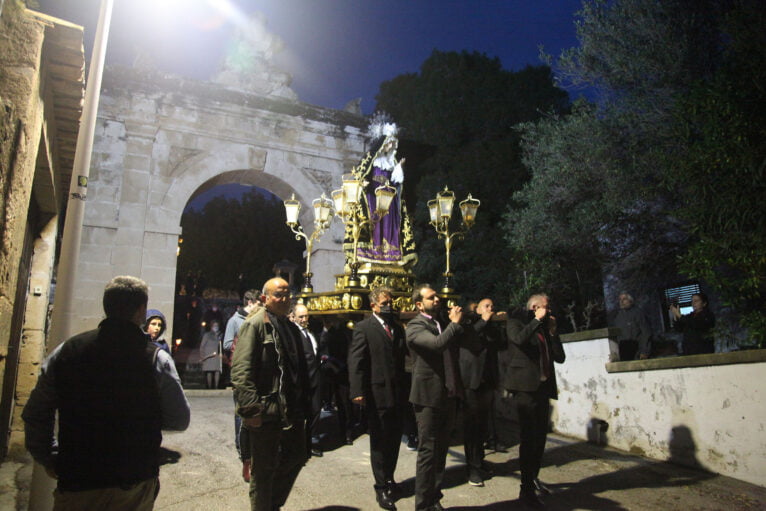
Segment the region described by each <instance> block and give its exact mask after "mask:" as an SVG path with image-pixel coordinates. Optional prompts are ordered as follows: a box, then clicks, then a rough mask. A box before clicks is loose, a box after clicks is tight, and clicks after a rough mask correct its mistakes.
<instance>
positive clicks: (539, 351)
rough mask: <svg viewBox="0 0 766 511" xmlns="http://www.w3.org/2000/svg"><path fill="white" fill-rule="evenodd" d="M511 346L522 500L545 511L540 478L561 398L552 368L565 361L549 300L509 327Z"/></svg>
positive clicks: (538, 301) (530, 303) (507, 382)
mask: <svg viewBox="0 0 766 511" xmlns="http://www.w3.org/2000/svg"><path fill="white" fill-rule="evenodd" d="M508 341H509V342H508V350H509V352H510V353H509V355H510V363H509V370H508V372H507V374H505V375H504V378H503V382H502V385H503V389H505V392H504V393H505V394H506V395H511V394H512V395H513V405H514V406H515V407H516V408H517V410H518V413H519V423H520V427H521V443H520V445H519V458H520V464H521V492H520V493H519V499H520V500H521V501H522V502H523V503H525V504H527V505H528V506H531V507H533V508H538V509H539V508H542V507H543V502H542V501H541V500H540V494H546V493H550V490H549V489H548V488H547V487H546V486H545V485H544V484H542V483H541V482H540V480H539V479H538V477H537V476H538V474H539V472H540V464H541V462H542V458H543V452H544V451H545V440H546V437H547V435H548V420H549V417H548V415H549V413H550V399H557V398H558V388H557V386H556V372H555V371H554V368H553V362H554V361H555V362H558V363H563V362H564V359H565V355H564V347H563V346H562V344H561V340H560V339H559V336H558V334H557V329H556V318H554V317H553V316H552V315H551V314H550V308H549V304H548V296H547V295H544V294H539V295H532V296H531V297H530V298H529V300H527V316H526V318H523V319H521V318H517V319H511V320H510V321H508Z"/></svg>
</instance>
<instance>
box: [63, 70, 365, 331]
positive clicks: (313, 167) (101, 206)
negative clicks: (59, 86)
mask: <svg viewBox="0 0 766 511" xmlns="http://www.w3.org/2000/svg"><path fill="white" fill-rule="evenodd" d="M365 127H366V125H365V120H364V118H362V117H361V116H357V115H353V114H349V113H346V112H340V111H336V110H330V109H323V108H319V107H314V106H311V105H306V104H303V103H300V102H298V101H293V100H288V99H280V98H276V99H275V98H270V97H264V96H258V95H254V94H250V93H245V92H242V91H237V90H232V89H227V88H226V87H225V86H222V85H220V84H214V83H206V82H196V81H193V80H185V79H182V78H180V77H173V76H166V75H162V74H160V73H158V72H154V71H136V70H127V69H122V68H107V69H106V72H105V74H104V81H103V90H102V95H101V104H100V108H99V119H98V128H97V131H96V137H95V141H94V151H93V157H92V160H91V171H90V182H89V187H88V202H87V203H86V210H85V221H84V225H83V239H82V243H81V250H80V254H81V258H80V261H79V265H78V277H77V279H78V280H77V283H76V290H75V295H76V298H75V299H76V301H77V304H76V306H75V309H76V313H75V315H76V317H73V318H71V324H72V326H73V328H74V329H75V330H84V329H87V328H92V327H93V326H95V325H96V324H97V323H98V321H99V319H100V318H101V316H102V312H101V307H100V303H97V301H96V300H94V299H91V297H96V296H100V295H101V292H102V290H103V286H104V284H105V283H106V282H107V281H108V280H109V279H110V278H111V277H113V276H115V275H120V274H132V275H136V276H138V277H141V278H143V279H145V280H146V281H147V283H148V284H149V285H150V288H151V292H150V306H151V307H152V308H157V309H160V310H162V311H163V312H164V313H165V315H166V317H167V318H168V321H169V322H171V321H172V317H173V305H174V291H175V274H176V247H177V244H178V237H179V236H180V235H181V226H180V221H181V214H182V212H183V209H184V208H185V207H186V204H187V203H188V201H189V199H190V198H191V197H192V196H193V195H194V194H195V193H197V192H199V190H200V189H206V187H211V186H213V184H222V183H227V182H236V183H241V184H250V185H255V186H259V187H261V188H264V189H267V190H269V191H271V192H272V193H274V194H276V195H277V196H278V197H280V198H282V199H287V198H289V196H290V194H292V193H294V194H295V196H296V198H298V199H299V200H301V201H302V202H303V204H304V208H303V215H302V218H301V222H302V223H303V225H304V226H306V227H307V230H308V231H309V232H310V228H311V227H310V226H311V225H312V223H313V218H312V212H311V211H310V209H311V208H310V207H308V206H309V205H310V203H311V201H312V200H313V199H315V198H317V197H319V196H320V195H321V194H322V193H325V194H326V195H328V196H329V193H330V191H331V190H332V189H333V188H337V187H339V186H340V181H341V175H342V174H343V173H344V172H348V171H349V170H350V168H351V167H352V166H353V165H355V164H356V163H357V162H358V161H359V159H360V158H361V156H362V153H363V151H364V136H363V130H364V128H365ZM274 228H275V229H280V228H285V229H286V227H285V226H284V225H278V226H274ZM315 251H316V253H315V254H314V257H313V258H312V263H313V264H312V271H313V272H314V274H315V277H314V279H313V281H314V285H315V288H316V289H317V290H326V291H329V290H332V289H333V286H334V278H333V275H334V274H335V273H341V272H342V270H343V262H344V257H343V253H342V244H341V242H340V240H336V239H335V238H333V237H331V236H327V235H326V236H325V237H324V238H323V239H322V241H321V242H319V243H317V244H316V245H315ZM168 330H169V331H172V324H171V325H169V326H168Z"/></svg>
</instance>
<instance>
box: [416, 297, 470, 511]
mask: <svg viewBox="0 0 766 511" xmlns="http://www.w3.org/2000/svg"><path fill="white" fill-rule="evenodd" d="M412 301H413V303H415V306H416V307H417V310H418V312H419V313H420V314H418V315H417V316H415V317H414V318H413V319H412V320H411V321H410V322H409V324H408V325H407V346H408V347H409V349H410V352H412V354H413V357H414V366H413V370H412V389H411V390H410V402H411V403H412V404H413V406H414V407H415V418H416V420H417V423H418V461H417V466H416V469H415V509H417V510H429V511H438V510H441V509H444V508H443V507H442V505H441V503H440V502H439V501H440V500H441V498H442V492H441V484H442V478H443V476H444V465H445V463H446V461H447V449H448V448H449V440H450V433H451V431H452V429H453V427H454V424H455V415H456V412H457V407H458V402H459V400H460V399H462V397H463V383H462V381H461V380H460V367H459V364H458V360H459V351H460V345H465V346H471V347H475V346H477V345H478V343H477V344H473V342H472V341H474V340H476V339H475V338H471V337H469V336H465V335H463V327H462V326H461V325H460V322H461V321H462V320H463V309H462V308H460V307H458V306H454V307H452V308H451V309H449V312H448V318H449V321H448V322H445V323H444V324H442V323H441V322H440V320H439V319H438V316H439V311H440V310H441V302H440V299H439V296H438V295H437V293H436V291H434V290H433V289H432V288H431V286H429V285H428V284H423V285H420V286H418V287H417V288H416V289H415V291H414V293H413V295H412Z"/></svg>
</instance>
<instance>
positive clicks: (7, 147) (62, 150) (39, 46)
mask: <svg viewBox="0 0 766 511" xmlns="http://www.w3.org/2000/svg"><path fill="white" fill-rule="evenodd" d="M0 23H1V24H2V26H1V27H0V108H2V110H3V116H2V117H0V237H1V238H2V239H1V240H0V382H2V386H3V393H2V401H1V402H0V417H3V423H2V424H0V431H2V433H3V434H4V433H6V432H9V438H8V449H9V450H8V452H9V455H10V456H11V457H17V456H21V455H23V454H24V447H23V422H22V421H21V418H20V414H21V410H22V408H23V406H24V404H25V403H26V401H27V398H28V396H29V394H30V392H31V390H32V388H33V387H34V385H35V383H36V381H37V376H38V374H39V371H40V363H41V361H42V359H43V357H44V356H45V353H46V351H47V345H46V339H45V337H46V335H45V334H46V329H47V313H48V303H49V300H48V298H49V290H50V287H51V286H50V284H51V280H52V275H53V266H54V258H55V248H56V237H57V233H58V219H59V216H58V215H59V208H60V207H61V198H62V196H63V195H64V193H65V192H62V191H61V184H62V182H63V181H66V179H65V178H63V177H62V175H64V174H69V173H71V155H72V154H73V153H74V141H73V133H76V131H77V125H78V118H79V108H80V101H81V98H82V89H83V86H82V82H83V77H82V70H83V69H84V57H83V50H82V28H81V27H78V26H75V25H72V24H70V23H67V22H64V21H62V20H57V19H55V18H51V17H49V16H46V15H42V14H39V13H35V12H33V11H29V10H26V9H24V8H23V6H22V4H21V3H20V2H15V1H12V2H6V3H5V5H4V8H3V10H2V17H1V18H0ZM62 161H67V162H69V165H68V168H63V167H65V165H62V163H61V162H62ZM66 184H68V183H65V184H64V186H66ZM32 203H34V211H35V213H34V214H32V213H30V208H31V207H32V206H31V205H32ZM28 228H29V231H30V240H31V243H32V250H31V251H30V253H27V254H26V255H24V253H23V249H24V240H25V235H26V233H27V229H28ZM22 257H25V258H26V259H24V261H22ZM22 263H23V264H22ZM20 268H24V269H25V270H28V271H29V275H27V274H26V273H24V274H22V272H21V271H20ZM27 276H28V277H29V280H28V288H27V287H24V285H25V284H27ZM17 288H19V289H20V293H19V294H18V295H17ZM14 315H15V317H16V318H18V321H19V323H18V326H17V328H20V330H15V331H12V330H11V328H12V327H11V322H12V318H14ZM22 319H23V322H22ZM7 369H8V371H6V370H7ZM14 369H15V371H14ZM6 418H7V419H8V422H7V423H6V422H5V420H6ZM6 428H7V429H8V430H9V431H6ZM3 440H6V439H5V438H3ZM3 444H4V443H3ZM2 454H3V453H0V456H1V455H2Z"/></svg>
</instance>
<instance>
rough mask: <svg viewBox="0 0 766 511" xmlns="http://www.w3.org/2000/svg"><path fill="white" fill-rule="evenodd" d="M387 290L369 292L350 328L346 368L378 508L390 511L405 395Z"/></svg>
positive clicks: (399, 333) (398, 334)
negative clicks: (367, 312)
mask: <svg viewBox="0 0 766 511" xmlns="http://www.w3.org/2000/svg"><path fill="white" fill-rule="evenodd" d="M392 305H393V296H392V294H391V290H390V289H388V288H384V287H379V288H375V289H373V290H372V291H371V292H370V308H372V315H371V316H370V317H368V318H366V319H364V320H362V321H360V322H359V323H357V324H356V325H355V326H354V335H353V337H352V340H351V348H350V350H349V356H348V365H349V379H350V383H351V400H352V401H353V402H354V403H356V404H358V405H364V407H365V411H366V413H367V426H368V428H369V431H370V463H371V465H372V475H373V477H374V478H375V493H376V497H377V500H378V505H380V507H382V508H383V509H389V510H395V509H396V505H395V504H394V501H395V499H396V483H395V482H394V471H395V470H396V462H397V460H398V459H399V442H400V441H401V437H402V412H403V410H404V407H406V406H408V405H409V403H407V395H406V394H405V392H406V388H405V387H404V385H405V376H404V356H405V352H406V349H407V348H406V346H405V339H404V330H403V329H402V327H401V326H400V325H399V324H398V323H397V322H396V321H395V319H394V313H393V310H392V308H391V307H392Z"/></svg>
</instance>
